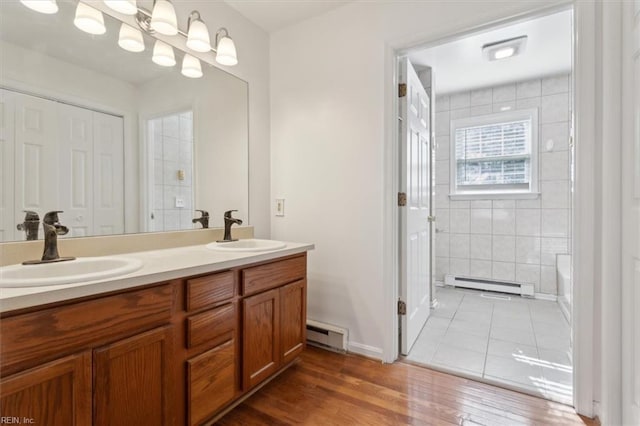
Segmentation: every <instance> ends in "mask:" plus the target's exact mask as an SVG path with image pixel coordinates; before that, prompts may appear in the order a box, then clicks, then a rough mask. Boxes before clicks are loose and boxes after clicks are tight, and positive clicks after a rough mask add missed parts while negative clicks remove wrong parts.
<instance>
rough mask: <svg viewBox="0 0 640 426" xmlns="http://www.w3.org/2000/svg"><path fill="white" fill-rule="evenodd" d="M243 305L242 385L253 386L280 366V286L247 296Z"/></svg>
mask: <svg viewBox="0 0 640 426" xmlns="http://www.w3.org/2000/svg"><path fill="white" fill-rule="evenodd" d="M242 304H243V320H244V321H243V335H242V343H243V354H242V360H243V375H242V376H243V388H244V389H245V390H247V389H249V388H252V387H253V386H255V385H256V384H258V383H260V382H261V381H262V380H264V379H266V378H267V377H269V376H270V375H271V374H273V373H275V372H276V371H277V370H278V368H279V367H280V362H281V360H280V293H279V289H275V290H271V291H265V292H264V293H260V294H257V295H255V296H251V297H247V298H246V299H244V300H243V301H242Z"/></svg>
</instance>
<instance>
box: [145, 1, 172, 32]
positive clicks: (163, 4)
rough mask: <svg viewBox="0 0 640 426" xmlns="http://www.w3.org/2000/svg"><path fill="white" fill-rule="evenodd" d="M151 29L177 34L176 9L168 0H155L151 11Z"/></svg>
mask: <svg viewBox="0 0 640 426" xmlns="http://www.w3.org/2000/svg"><path fill="white" fill-rule="evenodd" d="M149 25H150V26H151V29H153V30H154V31H157V32H159V33H160V34H164V35H176V34H178V18H177V17H176V10H175V9H174V7H173V4H171V2H170V1H169V0H156V1H155V4H154V5H153V12H151V23H150V24H149Z"/></svg>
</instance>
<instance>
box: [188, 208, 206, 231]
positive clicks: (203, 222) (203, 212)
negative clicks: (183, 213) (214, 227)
mask: <svg viewBox="0 0 640 426" xmlns="http://www.w3.org/2000/svg"><path fill="white" fill-rule="evenodd" d="M196 211H197V212H200V213H202V215H201V216H200V217H196V218H195V219H191V223H197V222H200V223H201V224H202V228H208V227H209V212H208V211H206V210H198V209H196Z"/></svg>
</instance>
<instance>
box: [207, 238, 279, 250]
mask: <svg viewBox="0 0 640 426" xmlns="http://www.w3.org/2000/svg"><path fill="white" fill-rule="evenodd" d="M286 246H287V244H286V243H283V242H282V241H275V240H259V239H255V238H249V239H246V240H238V241H229V242H225V243H218V242H215V243H210V244H207V246H206V247H207V248H208V249H209V250H217V251H229V252H243V251H247V252H251V251H269V250H279V249H282V248H285V247H286Z"/></svg>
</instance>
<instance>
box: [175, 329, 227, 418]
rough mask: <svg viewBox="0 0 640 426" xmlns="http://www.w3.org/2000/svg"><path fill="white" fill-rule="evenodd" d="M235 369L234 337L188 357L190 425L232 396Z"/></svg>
mask: <svg viewBox="0 0 640 426" xmlns="http://www.w3.org/2000/svg"><path fill="white" fill-rule="evenodd" d="M236 369H237V354H236V342H235V340H234V339H231V340H228V341H227V342H225V343H223V344H221V345H219V346H217V347H215V348H213V349H211V350H209V351H207V352H205V353H203V354H201V355H199V356H197V357H195V358H192V359H190V360H189V361H187V374H188V379H187V381H188V383H189V424H190V425H199V424H201V423H202V422H203V421H204V420H207V419H208V418H210V417H211V416H213V415H214V414H215V413H216V412H217V411H218V410H219V409H221V408H222V407H224V406H225V405H227V404H228V403H229V402H231V401H232V400H233V398H234V397H235V391H236V388H237V385H236Z"/></svg>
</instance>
